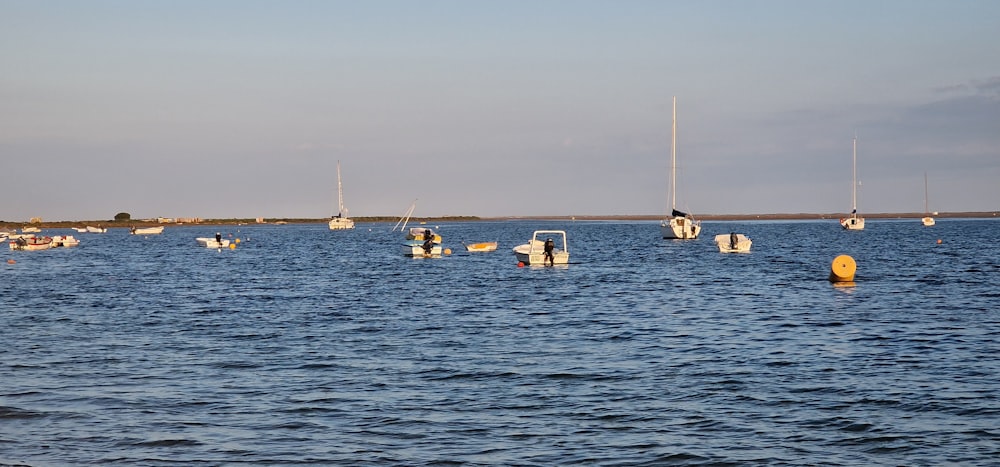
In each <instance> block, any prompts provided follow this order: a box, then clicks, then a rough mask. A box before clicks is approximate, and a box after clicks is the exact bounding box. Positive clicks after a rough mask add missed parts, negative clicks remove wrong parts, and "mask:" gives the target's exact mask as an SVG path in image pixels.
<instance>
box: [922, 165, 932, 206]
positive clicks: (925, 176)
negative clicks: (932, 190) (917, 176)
mask: <svg viewBox="0 0 1000 467" xmlns="http://www.w3.org/2000/svg"><path fill="white" fill-rule="evenodd" d="M929 212H931V210H930V209H928V207H927V172H924V213H929Z"/></svg>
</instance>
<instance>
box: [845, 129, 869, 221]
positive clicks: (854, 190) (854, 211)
mask: <svg viewBox="0 0 1000 467" xmlns="http://www.w3.org/2000/svg"><path fill="white" fill-rule="evenodd" d="M851 174H852V175H851V215H850V216H848V217H845V218H843V219H841V220H840V225H841V227H843V228H845V229H847V230H865V218H864V217H861V216H859V215H858V137H857V136H855V137H854V163H853V168H852V170H851Z"/></svg>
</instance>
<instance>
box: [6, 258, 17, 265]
mask: <svg viewBox="0 0 1000 467" xmlns="http://www.w3.org/2000/svg"><path fill="white" fill-rule="evenodd" d="M15 263H17V261H14V260H12V259H8V260H7V264H15Z"/></svg>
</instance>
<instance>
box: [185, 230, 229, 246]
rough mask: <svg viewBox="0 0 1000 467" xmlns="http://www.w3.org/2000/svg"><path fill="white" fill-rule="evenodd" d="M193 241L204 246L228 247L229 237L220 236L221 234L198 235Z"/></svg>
mask: <svg viewBox="0 0 1000 467" xmlns="http://www.w3.org/2000/svg"><path fill="white" fill-rule="evenodd" d="M194 241H196V242H198V244H199V245H201V246H203V247H205V248H228V247H229V239H226V238H222V234H219V233H217V234H215V237H198V238H195V239H194Z"/></svg>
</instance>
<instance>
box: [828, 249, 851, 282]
mask: <svg viewBox="0 0 1000 467" xmlns="http://www.w3.org/2000/svg"><path fill="white" fill-rule="evenodd" d="M856 269H857V264H856V263H855V262H854V258H851V257H850V256H848V255H840V256H838V257H836V258H833V264H831V265H830V282H851V281H853V280H854V271H855V270H856Z"/></svg>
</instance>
